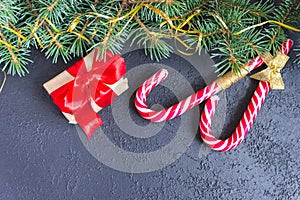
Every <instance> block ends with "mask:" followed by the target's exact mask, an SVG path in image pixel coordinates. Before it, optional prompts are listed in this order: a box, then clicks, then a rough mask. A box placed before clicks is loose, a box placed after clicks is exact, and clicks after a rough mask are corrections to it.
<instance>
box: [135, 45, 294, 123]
mask: <svg viewBox="0 0 300 200" xmlns="http://www.w3.org/2000/svg"><path fill="white" fill-rule="evenodd" d="M291 42H292V41H291V40H288V41H287V42H285V44H284V45H283V47H282V48H287V47H288V46H289V45H288V44H290V43H291ZM262 64H263V60H262V59H261V58H260V57H256V58H255V59H253V60H252V61H250V62H249V64H248V65H247V66H246V67H247V68H248V71H252V70H254V69H256V68H258V67H259V66H261V65H262ZM246 75H247V73H246V74H244V76H246ZM167 76H168V71H167V70H165V69H162V70H160V71H158V72H157V73H155V74H154V75H153V76H152V77H150V78H149V79H148V80H146V81H145V82H144V83H143V85H142V86H141V87H140V88H139V89H138V90H137V92H136V97H135V107H136V109H137V111H138V113H139V114H140V115H141V116H142V117H143V118H145V119H147V120H149V121H152V122H162V121H167V120H171V119H173V118H175V117H178V116H180V115H182V114H183V113H185V112H186V111H188V110H190V109H192V108H193V107H195V106H197V105H199V104H200V103H202V102H204V101H205V100H207V99H208V98H210V97H211V96H213V95H215V94H217V93H219V92H220V91H222V90H224V89H226V87H224V86H223V85H221V84H220V83H222V80H226V79H230V78H232V77H233V78H235V79H236V80H232V81H231V83H234V82H236V81H238V79H240V78H242V76H232V74H231V72H229V73H228V74H227V75H225V76H223V77H220V78H219V79H218V80H216V81H215V82H213V83H211V84H209V85H208V86H206V87H205V88H203V89H201V90H199V91H198V92H196V93H195V94H193V95H191V96H189V97H187V98H186V99H184V100H183V101H181V102H179V103H178V104H175V105H173V106H171V107H169V108H165V109H162V110H160V111H156V110H152V109H150V108H149V107H148V106H147V104H146V101H147V97H148V95H149V93H150V92H151V91H152V90H153V89H154V88H155V87H156V86H157V85H158V84H159V83H161V82H162V81H163V80H165V79H166V78H167Z"/></svg>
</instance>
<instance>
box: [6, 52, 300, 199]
mask: <svg viewBox="0 0 300 200" xmlns="http://www.w3.org/2000/svg"><path fill="white" fill-rule="evenodd" d="M135 53H136V55H135V54H132V55H126V59H128V60H127V61H128V62H131V64H129V65H128V68H129V69H130V68H132V67H134V65H135V63H134V62H132V61H129V59H131V60H132V59H133V58H134V59H136V60H137V62H144V60H145V58H144V57H143V56H141V52H139V51H137V52H135ZM130 56H132V58H131V57H130ZM32 57H33V60H34V65H31V66H30V71H31V73H30V74H29V75H28V76H26V77H25V78H18V77H9V78H8V81H7V84H6V86H5V88H4V90H3V93H1V95H0V105H1V106H0V114H1V120H0V127H1V129H0V133H1V134H0V199H1V200H2V199H5V200H10V199H201V198H203V199H295V200H296V199H300V182H299V180H300V172H299V170H300V163H299V162H300V158H299V152H300V144H299V143H300V135H299V133H300V125H299V123H300V103H299V98H300V94H299V85H300V79H299V77H300V70H299V69H298V68H297V66H296V65H293V64H292V63H291V62H289V64H288V65H287V66H286V68H284V70H283V73H282V74H283V78H284V79H285V84H286V89H285V90H284V91H271V93H270V94H269V95H268V97H267V99H266V102H265V103H264V106H263V108H262V110H261V112H260V113H259V115H258V118H257V120H256V121H255V123H254V126H253V128H252V129H251V130H250V133H249V134H248V135H247V138H246V140H245V141H244V142H243V143H242V144H241V145H240V146H239V147H238V148H237V149H235V150H233V151H230V152H226V153H217V152H213V151H211V152H208V155H206V156H203V157H199V155H198V154H199V148H200V146H201V145H202V142H201V140H200V138H199V136H198V134H197V136H196V138H195V140H194V141H193V143H192V145H191V146H190V148H189V149H188V150H187V151H186V152H185V153H184V154H183V155H182V156H181V157H180V158H179V159H178V160H177V161H176V162H174V163H173V164H171V165H169V166H167V167H165V168H163V169H161V170H158V171H154V172H150V173H141V174H133V173H125V172H120V171H116V170H113V169H111V168H109V167H107V166H106V165H103V164H102V163H100V162H99V161H97V160H96V159H95V158H94V157H93V156H92V155H91V154H90V153H89V152H88V151H87V149H86V148H85V147H84V145H83V143H82V142H81V140H80V138H79V137H78V133H77V131H76V129H75V127H74V126H73V125H69V124H68V123H67V122H66V120H65V119H64V118H63V117H62V115H61V113H60V112H59V110H58V109H57V108H56V107H55V105H53V103H52V102H51V99H50V97H49V95H48V94H47V93H46V92H45V90H44V89H43V88H42V84H43V83H44V82H46V81H47V80H49V79H51V78H52V77H54V76H55V75H57V74H58V73H60V72H61V71H63V70H64V69H65V68H66V67H68V66H70V65H71V64H72V63H69V64H68V66H65V65H64V64H63V63H62V62H60V63H59V64H58V65H57V66H61V67H53V64H51V61H50V60H46V59H45V58H44V56H43V54H42V53H40V52H39V51H36V50H34V51H33V53H32ZM137 58H138V59H137ZM139 60H141V61H139ZM165 62H166V63H167V64H169V65H173V66H176V65H178V64H179V63H180V62H182V61H180V59H177V58H176V57H175V58H173V59H170V60H168V61H165ZM63 66H65V67H63ZM180 73H182V74H186V77H187V79H188V80H189V81H190V83H191V85H192V86H193V88H194V89H199V88H201V87H203V86H204V85H205V83H204V82H203V80H202V78H201V76H199V74H198V75H197V74H195V73H193V69H191V68H182V69H181V71H180ZM256 85H257V82H256V81H254V80H250V79H249V78H248V77H247V78H245V79H244V80H242V81H240V82H239V83H237V84H235V85H234V86H233V87H231V88H230V89H229V90H228V91H227V92H226V97H227V112H228V113H227V116H226V123H225V126H224V129H223V131H222V137H226V136H228V135H229V134H230V133H231V132H232V131H233V130H234V129H235V126H236V125H237V124H238V121H239V119H240V117H241V116H242V113H243V110H244V109H245V107H246V106H247V104H248V102H249V100H250V96H251V94H252V92H253V91H254V89H255V87H256ZM162 90H163V91H162ZM161 92H163V93H164V94H166V97H165V98H160V97H161ZM159 100H161V101H163V102H162V103H163V104H164V105H167V104H172V103H174V102H176V99H174V97H172V92H170V91H167V90H165V89H164V88H161V89H159V90H156V91H155V92H154V93H153V97H152V98H151V99H150V101H153V102H157V101H159ZM169 100H170V101H169ZM110 109H111V107H108V108H106V109H104V110H103V111H101V112H102V113H101V114H102V115H105V113H109V112H110ZM130 115H131V117H132V119H133V120H134V121H135V123H137V124H147V122H146V121H144V120H142V119H140V118H139V116H138V115H137V113H136V111H135V109H134V107H133V105H131V106H130ZM105 116H106V115H105ZM103 118H104V120H105V121H106V123H107V124H108V126H106V129H107V130H109V124H112V121H111V120H113V119H111V118H109V117H106V118H105V117H103ZM180 120H181V119H180V118H178V119H175V121H173V122H170V124H169V125H166V126H167V127H166V129H165V130H164V132H161V133H159V134H158V135H156V136H155V137H154V138H152V141H149V140H148V141H147V142H145V141H143V140H140V141H139V142H141V143H142V144H143V142H144V143H146V145H147V147H148V148H150V149H146V150H145V149H144V148H143V147H144V146H143V145H142V144H140V145H139V143H136V144H137V145H136V148H135V147H130V145H131V144H130V141H131V140H130V138H129V139H128V137H127V136H124V135H122V134H121V135H120V133H119V131H117V130H116V129H115V130H111V133H113V136H111V137H110V139H111V140H114V142H115V143H116V144H117V145H118V146H121V147H123V148H128V149H127V150H130V148H133V149H131V150H132V151H152V150H153V149H155V148H159V147H160V146H163V145H166V144H167V143H168V142H169V141H170V140H172V138H173V137H174V131H176V124H178V123H180ZM174 125H175V126H174ZM187 126H188V125H187ZM118 134H119V135H118ZM195 134H196V133H195ZM108 135H109V134H108ZM126 137H127V138H126ZM124 138H125V139H124ZM134 142H135V141H134ZM151 148H152V149H151Z"/></svg>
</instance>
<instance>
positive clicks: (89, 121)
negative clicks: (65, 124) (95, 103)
mask: <svg viewBox="0 0 300 200" xmlns="http://www.w3.org/2000/svg"><path fill="white" fill-rule="evenodd" d="M74 116H75V119H76V121H77V123H78V124H79V125H80V127H81V128H82V130H83V131H84V133H85V135H86V136H87V138H88V139H90V138H91V137H92V136H93V134H94V132H95V130H96V129H97V128H99V127H100V126H101V125H102V124H103V121H102V119H101V118H100V117H99V115H98V114H97V113H96V112H95V111H94V110H93V108H92V107H91V106H90V105H89V104H85V105H84V106H83V107H81V108H80V109H78V110H76V111H75V113H74Z"/></svg>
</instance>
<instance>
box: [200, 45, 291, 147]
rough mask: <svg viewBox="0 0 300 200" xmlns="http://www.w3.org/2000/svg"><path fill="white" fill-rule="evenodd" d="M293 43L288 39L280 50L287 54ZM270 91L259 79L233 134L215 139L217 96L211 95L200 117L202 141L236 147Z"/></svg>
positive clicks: (268, 86)
mask: <svg viewBox="0 0 300 200" xmlns="http://www.w3.org/2000/svg"><path fill="white" fill-rule="evenodd" d="M292 45H293V41H292V40H288V41H287V42H285V43H284V44H283V45H282V47H281V52H282V53H284V54H288V52H289V51H290V49H291V47H292ZM269 91H270V83H269V82H264V81H260V82H259V84H258V87H257V88H256V90H255V92H254V95H253V96H252V98H251V101H250V103H249V105H248V107H247V109H246V111H245V112H244V115H243V117H242V119H241V120H240V123H239V125H238V126H237V128H236V129H235V131H234V132H233V134H232V135H231V136H230V137H229V138H228V139H225V140H220V139H217V138H216V137H215V136H214V135H213V133H212V131H211V122H212V119H213V116H214V113H215V110H216V106H217V104H218V100H219V98H218V97H217V96H213V97H211V98H210V99H208V101H207V102H206V104H205V107H204V110H203V113H202V115H201V119H200V135H201V138H202V140H203V142H204V143H206V145H207V146H209V147H210V148H211V149H214V150H216V151H220V152H224V151H229V150H231V149H234V148H235V147H237V146H238V145H239V144H240V143H241V142H242V141H243V140H244V139H245V137H246V135H247V134H248V131H249V130H250V128H251V126H252V124H253V122H254V120H255V119H256V117H257V114H258V112H259V111H260V109H261V106H262V104H263V103H264V100H265V98H266V96H267V95H268V93H269Z"/></svg>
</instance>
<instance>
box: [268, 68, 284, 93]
mask: <svg viewBox="0 0 300 200" xmlns="http://www.w3.org/2000/svg"><path fill="white" fill-rule="evenodd" d="M270 85H271V89H273V90H284V82H283V80H282V76H281V74H280V72H278V73H274V74H272V79H271V81H270Z"/></svg>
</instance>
